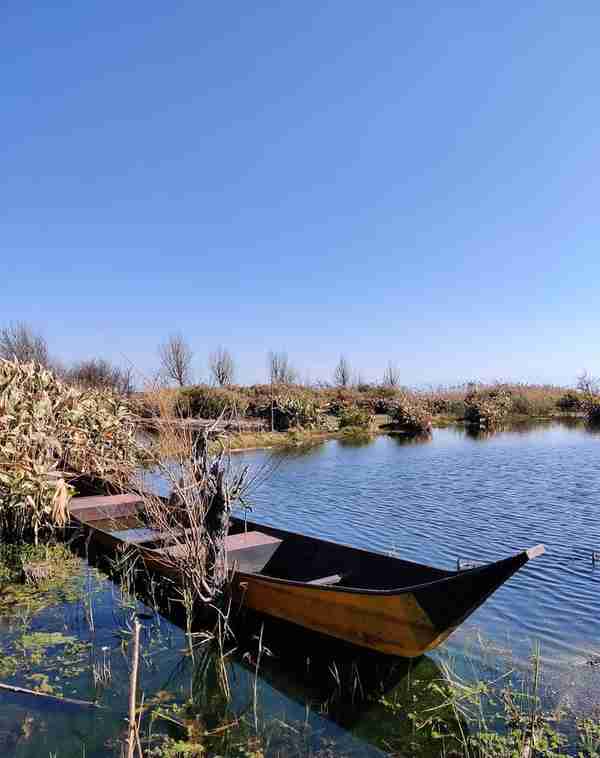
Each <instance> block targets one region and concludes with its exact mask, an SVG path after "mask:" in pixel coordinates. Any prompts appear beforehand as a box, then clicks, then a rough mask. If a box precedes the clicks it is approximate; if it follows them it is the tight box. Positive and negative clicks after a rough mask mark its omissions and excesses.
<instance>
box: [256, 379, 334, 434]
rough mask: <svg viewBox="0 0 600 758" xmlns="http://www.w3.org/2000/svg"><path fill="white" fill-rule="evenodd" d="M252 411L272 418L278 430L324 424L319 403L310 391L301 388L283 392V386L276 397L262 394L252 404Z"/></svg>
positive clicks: (309, 427)
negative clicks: (303, 390)
mask: <svg viewBox="0 0 600 758" xmlns="http://www.w3.org/2000/svg"><path fill="white" fill-rule="evenodd" d="M252 413H253V415H255V416H258V417H260V418H264V419H267V420H268V421H270V420H271V414H272V416H273V426H274V429H275V430H276V431H278V432H287V431H288V430H289V429H315V428H317V427H320V426H322V424H323V416H322V414H321V411H320V408H319V405H318V403H317V402H316V401H315V400H314V398H313V397H312V394H311V393H310V392H302V391H300V390H296V391H290V392H282V391H281V388H279V391H278V393H277V394H276V395H274V397H273V398H272V399H271V397H270V396H266V397H265V396H262V397H261V399H260V400H258V399H257V400H256V401H255V402H254V403H253V404H252Z"/></svg>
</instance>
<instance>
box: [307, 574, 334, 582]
mask: <svg viewBox="0 0 600 758" xmlns="http://www.w3.org/2000/svg"><path fill="white" fill-rule="evenodd" d="M342 578H343V577H342V575H341V574H331V576H323V577H321V578H320V579H311V580H310V582H306V583H307V584H339V583H340V582H341V581H342Z"/></svg>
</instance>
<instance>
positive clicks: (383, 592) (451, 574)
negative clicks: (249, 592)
mask: <svg viewBox="0 0 600 758" xmlns="http://www.w3.org/2000/svg"><path fill="white" fill-rule="evenodd" d="M71 518H73V519H74V520H75V521H76V522H77V523H78V524H80V525H81V526H85V527H87V528H88V529H91V530H93V531H95V532H101V533H102V534H104V535H105V536H106V537H108V538H109V539H110V540H111V541H112V542H114V543H115V544H121V545H128V544H129V545H130V546H131V547H132V548H133V549H135V550H137V551H139V552H140V554H141V555H142V557H143V556H144V555H146V556H147V557H148V558H151V559H152V560H153V561H156V562H157V563H159V564H162V565H164V566H165V567H168V566H173V563H169V561H167V560H165V559H164V554H163V553H162V552H161V551H160V550H158V549H156V548H148V547H144V546H143V545H136V544H134V543H127V542H126V541H125V540H122V539H120V538H119V537H115V536H113V534H112V533H111V532H109V531H108V530H106V529H102V528H99V527H96V526H94V525H93V522H86V521H83V520H81V519H79V518H78V516H76V515H74V514H73V515H72V516H71ZM108 518H110V517H108ZM234 518H236V517H234ZM237 520H238V521H239V520H241V519H237ZM243 523H248V522H246V521H244V522H243ZM250 523H252V524H254V523H255V522H250ZM256 525H257V526H260V524H256ZM265 527H266V528H267V529H272V530H273V531H276V532H285V533H287V534H289V535H299V536H302V537H306V538H308V539H314V540H317V541H318V542H323V543H325V544H330V545H336V546H338V547H342V548H347V549H349V550H357V551H359V552H362V553H365V554H367V555H378V556H381V557H383V558H387V559H388V560H390V561H402V562H403V563H409V564H411V565H413V566H417V567H420V568H436V567H435V566H428V565H427V564H424V563H414V562H412V561H404V559H402V558H396V557H395V556H392V555H386V554H385V553H380V552H376V551H370V550H365V549H364V548H355V547H352V546H351V545H345V544H342V543H340V542H332V541H331V540H322V539H320V538H319V537H312V536H310V535H304V534H300V533H299V532H289V531H287V530H280V529H277V528H276V527H270V526H268V525H265ZM540 549H541V552H543V546H540V545H536V546H535V547H532V548H529V549H524V550H520V551H519V552H517V553H513V554H512V555H509V556H507V557H506V558H500V559H499V560H497V561H491V562H490V563H485V564H483V565H481V566H475V567H473V568H471V569H465V570H463V571H447V572H446V573H447V576H442V577H440V578H439V579H433V580H431V581H428V582H421V583H420V584H413V585H409V586H407V587H395V588H391V589H372V588H367V587H364V588H362V587H344V586H343V585H339V584H334V585H318V584H311V583H310V582H303V581H300V580H297V579H283V578H280V577H276V576H271V575H269V574H261V573H256V572H244V571H237V570H234V576H235V577H236V579H235V581H237V582H238V583H241V582H244V581H248V580H251V579H252V580H262V581H266V582H267V583H274V584H280V585H282V586H290V587H300V588H306V589H308V590H313V591H315V590H316V591H325V592H344V593H350V594H359V595H370V596H374V597H395V596H400V595H405V594H410V593H414V592H418V591H420V590H427V589H430V588H431V587H433V586H438V585H443V584H444V583H448V582H452V581H454V580H456V579H457V578H458V577H463V576H467V575H469V574H470V575H472V576H475V575H477V574H480V573H482V572H486V571H488V570H489V569H490V568H492V567H495V566H498V565H499V564H501V563H506V562H512V561H514V562H516V561H519V559H521V560H522V559H524V560H523V564H522V565H524V564H525V563H527V562H528V561H529V560H531V558H534V557H536V556H537V555H539V554H540ZM437 570H438V571H446V570H445V569H437Z"/></svg>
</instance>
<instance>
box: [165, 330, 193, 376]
mask: <svg viewBox="0 0 600 758" xmlns="http://www.w3.org/2000/svg"><path fill="white" fill-rule="evenodd" d="M158 355H159V357H160V363H161V369H162V372H163V374H164V376H165V377H166V378H167V379H169V380H170V381H174V382H176V383H177V384H178V385H179V386H180V387H185V385H186V384H190V382H191V380H192V357H193V355H194V354H193V353H192V351H191V349H190V346H189V345H188V343H187V342H186V341H185V339H184V337H183V335H181V334H171V335H170V336H169V338H168V339H167V341H166V342H163V344H162V345H159V348H158Z"/></svg>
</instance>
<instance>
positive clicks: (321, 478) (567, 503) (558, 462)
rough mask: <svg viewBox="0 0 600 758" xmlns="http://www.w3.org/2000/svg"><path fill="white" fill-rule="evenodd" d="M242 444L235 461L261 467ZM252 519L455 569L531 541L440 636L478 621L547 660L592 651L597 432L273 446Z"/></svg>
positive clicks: (554, 427)
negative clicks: (540, 551)
mask: <svg viewBox="0 0 600 758" xmlns="http://www.w3.org/2000/svg"><path fill="white" fill-rule="evenodd" d="M265 455H266V454H265V453H264V452H263V453H247V454H242V455H240V456H239V457H238V458H237V465H239V464H241V463H242V462H243V463H249V464H252V465H258V464H259V463H260V462H261V461H263V460H264V459H265ZM253 501H254V514H253V519H255V520H256V521H259V522H263V523H267V524H273V525H276V526H282V527H285V528H291V529H295V530H298V531H303V532H305V533H307V534H314V535H317V536H322V537H328V538H332V539H335V540H337V541H340V542H345V543H347V544H350V545H356V546H360V547H367V548H372V549H376V550H380V551H384V552H389V553H393V554H396V555H398V556H402V557H403V558H406V559H409V560H415V561H419V562H424V563H430V564H432V565H434V566H439V567H441V568H455V567H456V560H457V558H459V557H460V558H471V559H477V560H484V561H488V560H490V561H491V560H495V559H497V558H499V557H501V556H505V555H509V554H510V553H513V552H515V551H517V550H520V549H522V548H526V547H530V546H532V545H535V544H537V543H540V542H541V543H544V544H545V545H546V550H547V552H546V554H545V555H544V556H542V557H541V558H538V559H536V560H535V561H533V562H531V563H529V564H528V565H527V566H526V567H525V568H524V569H523V570H521V571H520V572H519V574H517V575H516V576H515V577H513V578H512V579H511V580H510V581H509V582H508V583H507V584H506V585H505V586H504V587H502V588H501V589H500V590H499V591H498V592H497V593H496V594H495V595H494V596H493V597H492V598H491V599H489V600H488V601H487V602H486V603H485V604H484V606H482V608H481V609H480V610H478V611H477V612H476V614H474V615H473V616H472V617H471V619H470V621H469V622H468V624H467V626H466V627H465V629H463V630H462V632H461V633H460V634H459V635H458V636H456V635H455V637H454V638H453V640H452V642H451V643H450V645H455V646H457V645H459V644H461V640H462V638H463V637H464V635H465V634H467V633H469V631H472V630H473V629H474V628H477V629H480V630H481V631H482V632H483V633H484V635H485V637H486V638H488V639H491V640H495V641H496V642H498V643H500V644H501V645H505V646H506V645H507V646H509V647H510V648H511V649H512V650H513V652H517V653H519V654H522V655H527V654H528V652H530V650H531V643H532V641H533V640H538V641H540V642H541V645H542V654H543V655H544V657H545V658H546V659H547V660H551V661H553V662H555V663H560V662H578V663H580V662H582V661H583V660H588V659H589V658H590V657H592V656H594V655H597V654H598V653H600V564H599V565H598V566H597V567H596V568H594V567H593V565H592V560H591V555H592V551H594V550H600V513H599V506H600V436H599V435H597V434H591V433H590V432H588V431H587V430H586V429H585V428H584V427H583V426H580V425H573V424H571V425H565V424H558V423H556V424H546V425H542V426H537V427H533V428H532V427H531V426H529V427H521V428H518V429H514V430H512V431H507V432H502V433H497V434H495V435H493V436H487V437H485V436H484V437H473V436H469V435H468V434H466V433H465V431H464V430H462V429H459V428H450V429H436V430H434V433H433V437H432V439H431V440H430V441H429V442H421V443H409V442H407V441H406V440H403V439H402V438H400V437H389V436H382V437H377V438H375V439H374V440H373V441H372V442H370V443H367V444H360V443H351V442H347V441H339V440H335V441H330V442H327V443H326V444H323V445H319V446H315V447H311V448H309V449H303V450H299V451H294V452H292V453H282V454H278V465H277V467H276V469H275V470H274V472H273V473H272V474H271V475H270V476H269V478H268V480H267V481H266V482H265V483H264V484H263V485H261V487H260V488H259V489H258V490H257V491H256V492H255V493H254V498H253Z"/></svg>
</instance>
